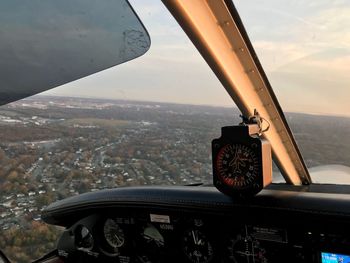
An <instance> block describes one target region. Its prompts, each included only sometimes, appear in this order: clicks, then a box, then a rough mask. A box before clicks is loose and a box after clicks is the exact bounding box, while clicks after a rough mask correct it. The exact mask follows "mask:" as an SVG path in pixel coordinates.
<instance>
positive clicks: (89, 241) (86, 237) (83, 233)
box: [75, 225, 94, 250]
mask: <svg viewBox="0 0 350 263" xmlns="http://www.w3.org/2000/svg"><path fill="white" fill-rule="evenodd" d="M75 244H76V246H77V248H79V249H87V250H90V249H92V248H93V246H94V238H93V237H92V234H91V232H90V230H89V229H88V228H87V227H86V226H83V225H79V226H78V227H77V228H76V229H75Z"/></svg>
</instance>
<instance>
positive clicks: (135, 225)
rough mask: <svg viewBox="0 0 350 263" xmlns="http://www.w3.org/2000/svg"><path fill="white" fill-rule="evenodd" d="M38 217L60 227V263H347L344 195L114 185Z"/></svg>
mask: <svg viewBox="0 0 350 263" xmlns="http://www.w3.org/2000/svg"><path fill="white" fill-rule="evenodd" d="M321 190H322V189H321ZM326 190H327V191H328V190H329V189H326ZM331 190H332V189H331ZM335 190H336V189H335ZM335 190H334V191H335ZM349 190H350V189H349ZM337 191H338V190H337ZM42 218H43V220H45V222H47V223H50V224H55V225H59V226H64V227H65V228H66V230H65V231H64V233H63V234H62V236H61V238H60V240H59V242H58V245H57V251H56V252H57V253H58V255H59V256H60V258H61V259H62V260H63V261H64V262H107V263H108V262H115V263H118V262H121V263H128V262H132V263H143V262H147V263H153V262H154V263H160V262H170V263H171V262H184V263H214V262H219V263H229V262H232V263H276V262H278V263H280V262H285V263H312V262H315V263H339V262H343V263H344V262H350V228H349V222H350V221H349V220H350V195H348V194H334V193H326V194H324V193H314V192H310V193H308V192H305V193H303V192H300V191H296V192H293V191H291V190H274V189H271V190H266V189H265V190H263V191H262V192H261V193H259V194H258V195H257V196H255V197H254V199H252V200H235V199H233V198H230V197H228V196H225V195H223V194H221V193H220V192H218V191H217V190H216V189H215V188H213V187H200V188H198V187H137V188H124V189H123V188H119V189H111V190H104V191H100V192H93V193H88V194H84V195H80V196H75V197H71V198H69V199H65V200H62V201H58V202H56V203H54V204H52V205H50V206H49V207H47V208H46V209H45V210H44V211H43V213H42Z"/></svg>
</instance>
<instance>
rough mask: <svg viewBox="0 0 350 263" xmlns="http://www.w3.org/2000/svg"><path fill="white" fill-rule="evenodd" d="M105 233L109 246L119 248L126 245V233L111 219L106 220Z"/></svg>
mask: <svg viewBox="0 0 350 263" xmlns="http://www.w3.org/2000/svg"><path fill="white" fill-rule="evenodd" d="M103 233H104V237H105V239H106V241H107V243H108V245H110V246H111V247H112V248H119V247H121V246H123V245H124V242H125V236H124V231H123V229H122V228H121V227H120V226H119V225H118V224H117V222H116V221H115V220H113V219H110V218H109V219H107V220H106V222H105V224H104V226H103Z"/></svg>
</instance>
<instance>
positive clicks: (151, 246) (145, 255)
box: [136, 223, 165, 263]
mask: <svg viewBox="0 0 350 263" xmlns="http://www.w3.org/2000/svg"><path fill="white" fill-rule="evenodd" d="M137 242H138V243H137V248H138V252H137V256H136V262H141V263H151V262H163V261H162V260H161V259H162V254H163V252H164V251H163V249H164V245H165V242H164V237H163V236H162V234H161V233H160V232H159V230H158V229H157V228H156V227H155V226H154V225H153V224H150V223H148V224H147V225H146V226H144V227H143V229H142V232H141V233H140V236H139V240H137Z"/></svg>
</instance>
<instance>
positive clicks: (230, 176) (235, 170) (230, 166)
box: [216, 144, 259, 188]
mask: <svg viewBox="0 0 350 263" xmlns="http://www.w3.org/2000/svg"><path fill="white" fill-rule="evenodd" d="M216 168H217V172H218V177H219V179H220V181H221V182H222V183H224V184H225V185H227V186H229V187H231V188H232V187H233V188H245V187H249V186H251V185H252V184H254V182H255V181H256V179H257V178H258V176H259V172H258V171H259V160H258V158H257V156H256V153H255V151H254V150H253V149H252V148H250V147H248V146H246V145H243V144H227V145H225V146H224V147H222V148H221V149H220V151H219V153H218V155H217V158H216Z"/></svg>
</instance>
